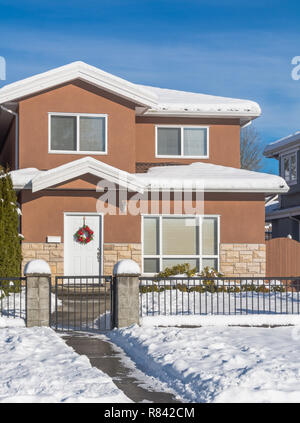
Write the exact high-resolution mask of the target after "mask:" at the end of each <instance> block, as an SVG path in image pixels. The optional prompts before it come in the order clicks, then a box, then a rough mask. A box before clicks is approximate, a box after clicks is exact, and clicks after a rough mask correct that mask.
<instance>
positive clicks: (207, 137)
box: [155, 125, 209, 159]
mask: <svg viewBox="0 0 300 423" xmlns="http://www.w3.org/2000/svg"><path fill="white" fill-rule="evenodd" d="M159 128H176V129H180V141H181V146H180V149H181V154H180V155H161V154H158V136H157V130H158V129H159ZM185 128H186V129H206V150H207V154H206V155H205V156H186V155H184V136H183V134H184V129H185ZM155 157H156V158H165V159H209V126H203V125H155Z"/></svg>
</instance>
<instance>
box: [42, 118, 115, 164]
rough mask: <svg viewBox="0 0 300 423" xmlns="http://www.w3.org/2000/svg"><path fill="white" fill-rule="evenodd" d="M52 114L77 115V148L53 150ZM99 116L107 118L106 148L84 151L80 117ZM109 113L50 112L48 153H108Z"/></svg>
mask: <svg viewBox="0 0 300 423" xmlns="http://www.w3.org/2000/svg"><path fill="white" fill-rule="evenodd" d="M52 116H71V117H72V116H73V117H76V150H52V149H51V117H52ZM85 116H87V117H99V118H104V119H105V149H104V151H92V150H91V151H82V150H79V148H80V118H81V117H85ZM107 147H108V115H107V114H103V113H101V114H100V113H97V114H96V113H62V112H48V153H49V154H81V155H85V154H93V155H102V156H103V155H107V154H108V148H107Z"/></svg>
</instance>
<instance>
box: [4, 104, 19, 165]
mask: <svg viewBox="0 0 300 423" xmlns="http://www.w3.org/2000/svg"><path fill="white" fill-rule="evenodd" d="M0 108H1V109H2V110H3V111H4V112H7V113H10V114H11V115H14V116H15V118H16V137H15V168H16V169H15V170H17V169H19V115H18V113H16V112H14V111H13V110H10V109H8V108H7V107H5V106H1V105H0Z"/></svg>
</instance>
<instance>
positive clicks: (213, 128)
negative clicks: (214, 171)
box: [136, 116, 240, 168]
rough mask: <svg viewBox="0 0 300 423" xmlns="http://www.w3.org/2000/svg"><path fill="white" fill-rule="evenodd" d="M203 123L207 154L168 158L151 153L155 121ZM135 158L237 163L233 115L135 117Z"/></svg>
mask: <svg viewBox="0 0 300 423" xmlns="http://www.w3.org/2000/svg"><path fill="white" fill-rule="evenodd" d="M177 124H178V125H191V126H193V125H204V126H209V158H208V159H202V160H196V159H176V158H175V157H172V158H170V159H165V158H156V157H155V126H156V125H177ZM136 161H137V162H167V161H170V162H173V163H174V162H178V163H181V164H189V163H192V162H195V161H201V162H205V163H214V164H219V165H224V166H232V167H237V168H239V167H240V125H239V121H238V120H237V119H198V118H178V117H150V116H149V117H147V116H140V117H137V118H136Z"/></svg>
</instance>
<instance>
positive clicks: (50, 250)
mask: <svg viewBox="0 0 300 423" xmlns="http://www.w3.org/2000/svg"><path fill="white" fill-rule="evenodd" d="M22 255H23V261H22V274H23V272H24V266H25V264H26V263H27V262H28V261H30V260H34V259H42V260H45V261H46V262H47V263H49V266H50V268H51V273H52V277H54V276H63V274H64V244H62V243H47V242H22Z"/></svg>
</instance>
